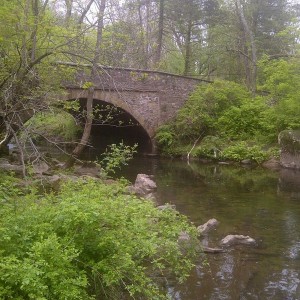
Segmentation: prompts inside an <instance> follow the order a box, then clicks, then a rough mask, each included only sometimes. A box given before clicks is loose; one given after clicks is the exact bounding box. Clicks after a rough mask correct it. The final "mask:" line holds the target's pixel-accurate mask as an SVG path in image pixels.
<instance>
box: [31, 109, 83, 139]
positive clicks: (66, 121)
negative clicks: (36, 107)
mask: <svg viewBox="0 0 300 300" xmlns="http://www.w3.org/2000/svg"><path fill="white" fill-rule="evenodd" d="M26 127H27V130H30V131H31V132H32V133H33V134H32V136H33V137H34V138H35V139H36V140H42V139H43V138H44V137H45V138H47V139H51V140H54V141H64V142H67V141H73V140H74V139H76V137H77V135H78V133H79V132H80V131H81V127H80V126H79V125H78V124H76V121H75V119H74V118H73V117H72V115H70V114H68V113H67V112H65V111H62V110H57V109H55V110H54V111H52V112H40V113H37V114H35V115H34V117H33V118H31V119H30V120H29V121H28V122H27V124H26Z"/></svg>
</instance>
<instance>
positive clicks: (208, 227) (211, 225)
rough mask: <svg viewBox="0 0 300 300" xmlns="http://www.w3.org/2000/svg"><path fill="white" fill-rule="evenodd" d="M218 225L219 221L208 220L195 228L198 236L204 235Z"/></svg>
mask: <svg viewBox="0 0 300 300" xmlns="http://www.w3.org/2000/svg"><path fill="white" fill-rule="evenodd" d="M218 225H219V221H218V220H216V219H210V220H208V221H207V222H206V223H205V224H203V225H200V226H198V227H197V230H198V232H199V233H200V234H206V233H208V232H209V231H211V230H212V229H214V228H216V227H217V226H218Z"/></svg>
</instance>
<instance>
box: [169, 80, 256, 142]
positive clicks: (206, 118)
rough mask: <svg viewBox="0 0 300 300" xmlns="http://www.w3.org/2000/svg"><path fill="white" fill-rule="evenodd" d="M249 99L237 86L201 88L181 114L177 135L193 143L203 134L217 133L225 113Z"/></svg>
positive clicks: (223, 83)
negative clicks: (220, 120) (219, 119)
mask: <svg viewBox="0 0 300 300" xmlns="http://www.w3.org/2000/svg"><path fill="white" fill-rule="evenodd" d="M247 99H250V94H249V93H248V92H247V90H246V89H245V88H244V87H243V86H242V85H239V84H237V83H234V82H229V81H216V82H214V83H213V84H208V85H201V86H199V87H198V88H197V89H196V90H195V91H194V92H193V94H192V95H191V96H190V98H189V100H188V101H187V103H186V105H185V106H184V107H183V108H182V109H181V110H180V111H179V113H178V116H177V118H176V120H175V123H174V127H175V131H176V135H177V136H179V138H181V139H182V140H189V141H194V140H195V139H196V138H198V137H199V135H200V134H201V133H204V132H205V133H206V134H207V133H209V134H211V133H214V132H215V129H216V128H217V122H216V121H217V119H218V118H219V117H221V116H222V114H223V113H224V111H226V110H227V109H228V108H230V107H231V106H233V105H239V104H240V103H241V102H242V101H245V100H247Z"/></svg>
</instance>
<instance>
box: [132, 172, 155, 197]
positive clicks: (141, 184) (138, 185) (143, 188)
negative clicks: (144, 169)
mask: <svg viewBox="0 0 300 300" xmlns="http://www.w3.org/2000/svg"><path fill="white" fill-rule="evenodd" d="M152 178H153V176H151V175H146V174H138V175H137V177H136V180H135V183H134V186H133V188H132V191H133V192H134V193H135V194H137V195H138V196H142V197H145V196H146V195H149V194H153V192H155V191H156V189H157V186H156V183H155V182H154V181H153V180H152Z"/></svg>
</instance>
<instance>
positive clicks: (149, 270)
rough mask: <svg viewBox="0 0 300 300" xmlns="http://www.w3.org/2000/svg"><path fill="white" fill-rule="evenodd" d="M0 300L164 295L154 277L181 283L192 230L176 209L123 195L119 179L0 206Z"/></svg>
mask: <svg viewBox="0 0 300 300" xmlns="http://www.w3.org/2000/svg"><path fill="white" fill-rule="evenodd" d="M4 210H5V218H1V220H0V228H1V230H0V298H1V299H66V300H69V299H70V300H71V299H72V300H73V299H83V300H87V299H112V298H114V299H115V298H116V299H120V298H121V294H122V293H125V292H126V293H128V294H129V296H130V297H132V298H133V299H136V298H139V297H142V299H167V297H166V296H165V292H164V291H163V289H162V288H161V285H160V284H159V279H158V278H159V277H161V276H165V274H169V273H173V274H174V275H175V276H176V278H177V279H178V280H180V281H182V280H184V279H185V278H186V276H187V275H188V273H189V271H190V269H191V267H192V259H193V258H194V257H195V254H196V252H195V248H193V247H187V248H186V249H185V250H186V251H185V252H184V253H183V252H182V248H180V246H179V244H178V241H177V240H178V236H179V234H180V232H182V231H185V232H187V233H188V234H189V235H190V238H191V240H190V242H191V245H192V244H193V242H195V243H196V242H197V237H196V230H195V228H194V227H193V226H190V225H189V223H188V221H187V220H186V218H185V217H184V216H182V215H179V214H178V213H177V212H176V211H175V210H172V209H169V210H164V211H161V210H158V209H156V208H155V207H154V204H153V203H152V202H150V201H145V200H140V199H138V198H136V197H133V196H129V195H126V194H124V187H123V186H121V185H120V184H112V185H110V186H107V185H104V184H101V183H99V182H96V181H87V182H83V181H79V182H76V183H75V182H70V183H67V184H66V185H65V186H64V187H63V189H62V191H61V192H60V193H59V194H58V195H54V194H49V195H46V196H44V197H43V198H37V197H34V196H32V195H31V196H28V197H19V201H18V202H17V203H16V205H14V206H13V207H12V206H10V205H7V204H3V203H1V211H2V212H3V211H4Z"/></svg>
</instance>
